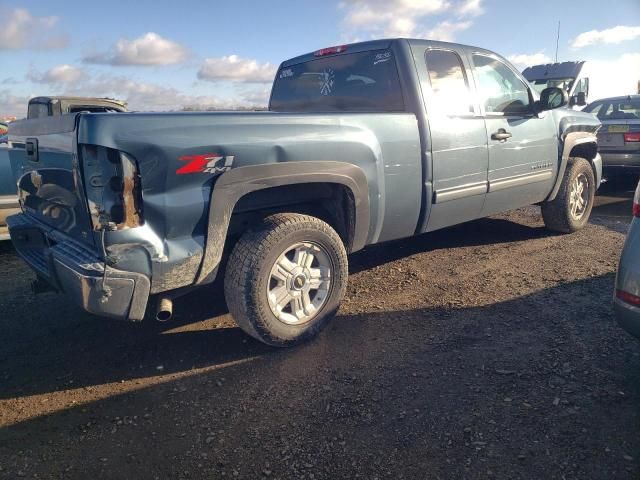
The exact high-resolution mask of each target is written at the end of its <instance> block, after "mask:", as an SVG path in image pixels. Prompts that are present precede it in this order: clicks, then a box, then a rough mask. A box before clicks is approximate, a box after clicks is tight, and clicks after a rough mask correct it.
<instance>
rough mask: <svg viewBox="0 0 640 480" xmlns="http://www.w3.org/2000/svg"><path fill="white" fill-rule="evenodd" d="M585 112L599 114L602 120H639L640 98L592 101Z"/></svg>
mask: <svg viewBox="0 0 640 480" xmlns="http://www.w3.org/2000/svg"><path fill="white" fill-rule="evenodd" d="M584 111H585V112H589V113H593V114H594V115H597V116H598V118H599V119H600V120H638V119H640V99H626V100H616V101H611V100H609V101H607V102H601V103H592V104H591V105H589V106H587V107H585V109H584Z"/></svg>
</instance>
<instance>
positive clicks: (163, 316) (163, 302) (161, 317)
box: [156, 297, 173, 322]
mask: <svg viewBox="0 0 640 480" xmlns="http://www.w3.org/2000/svg"><path fill="white" fill-rule="evenodd" d="M172 316H173V300H171V299H170V298H166V297H165V298H161V299H160V300H159V301H158V309H157V310H156V320H157V321H159V322H166V321H167V320H170V319H171V317H172Z"/></svg>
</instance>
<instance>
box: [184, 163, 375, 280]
mask: <svg viewBox="0 0 640 480" xmlns="http://www.w3.org/2000/svg"><path fill="white" fill-rule="evenodd" d="M302 183H337V184H341V185H344V186H346V187H347V188H349V190H350V191H351V193H352V195H353V199H354V202H355V229H354V235H353V243H352V249H351V251H356V250H359V249H361V248H362V247H364V245H365V244H366V241H367V237H368V233H369V226H370V208H369V188H368V186H367V178H366V176H365V173H364V172H363V171H362V169H361V168H360V167H357V166H356V165H353V164H351V163H344V162H333V161H303V162H300V161H298V162H286V163H271V164H265V165H255V166H246V167H238V168H234V169H232V170H229V171H228V172H226V173H224V174H222V175H221V176H220V177H219V178H218V179H217V181H216V183H215V185H214V187H213V190H212V194H211V200H210V202H209V217H208V226H207V240H206V243H205V251H204V257H203V260H202V265H201V267H200V272H199V274H198V278H197V280H196V284H203V283H208V282H211V281H213V280H214V279H215V275H216V273H217V269H218V266H219V264H220V260H221V258H222V253H223V250H224V245H225V240H226V237H227V230H228V228H229V222H230V220H231V214H232V213H233V209H234V207H235V205H236V203H238V201H239V200H240V199H241V198H242V197H243V196H244V195H247V194H248V193H251V192H255V191H257V190H262V189H265V188H271V187H278V186H283V185H293V184H302Z"/></svg>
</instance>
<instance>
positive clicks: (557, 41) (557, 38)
mask: <svg viewBox="0 0 640 480" xmlns="http://www.w3.org/2000/svg"><path fill="white" fill-rule="evenodd" d="M559 43H560V20H558V34H557V35H556V63H558V44H559Z"/></svg>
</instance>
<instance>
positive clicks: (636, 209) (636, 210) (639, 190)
mask: <svg viewBox="0 0 640 480" xmlns="http://www.w3.org/2000/svg"><path fill="white" fill-rule="evenodd" d="M633 216H634V217H638V218H640V182H638V186H637V187H636V193H634V194H633Z"/></svg>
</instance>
